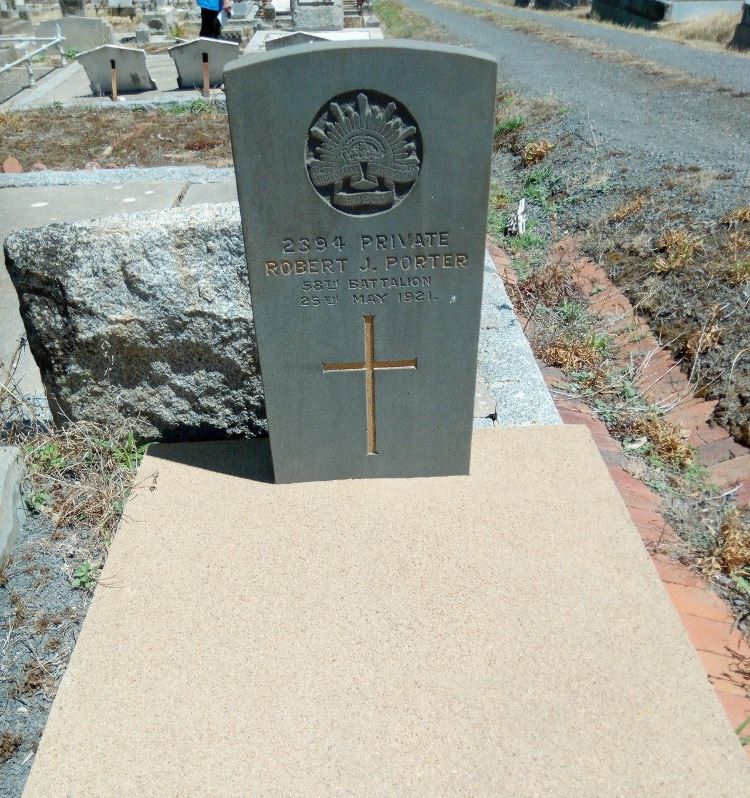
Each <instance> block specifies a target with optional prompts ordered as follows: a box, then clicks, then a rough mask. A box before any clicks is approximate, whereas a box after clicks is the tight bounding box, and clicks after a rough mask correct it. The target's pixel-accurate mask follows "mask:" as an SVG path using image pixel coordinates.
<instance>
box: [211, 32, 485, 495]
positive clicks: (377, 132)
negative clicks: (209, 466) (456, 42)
mask: <svg viewBox="0 0 750 798" xmlns="http://www.w3.org/2000/svg"><path fill="white" fill-rule="evenodd" d="M496 77H497V64H496V62H495V59H494V58H492V57H491V56H488V55H485V54H482V53H478V52H476V51H472V50H466V49H461V48H458V47H448V46H445V45H435V44H428V43H418V44H417V43H406V42H399V43H393V42H363V43H361V44H360V43H356V44H352V43H345V44H339V43H328V42H324V43H323V42H322V43H320V44H317V45H315V46H314V47H310V46H308V45H300V46H297V47H289V48H284V49H281V50H278V51H276V52H265V53H262V52H261V53H258V54H253V56H252V57H248V58H247V59H241V60H238V61H236V62H234V63H233V64H230V65H229V66H228V67H227V68H226V69H225V71H224V85H225V90H226V93H227V106H228V109H229V122H230V129H231V135H232V149H233V152H234V163H235V171H236V177H237V190H238V196H239V202H240V211H241V214H242V224H243V230H244V237H245V248H246V254H247V264H248V271H249V277H250V290H251V294H252V301H253V308H254V312H255V322H256V333H257V340H258V346H259V351H260V359H261V371H262V377H263V384H264V391H265V398H266V409H267V415H268V423H269V433H270V436H271V449H272V452H273V461H274V470H275V474H276V479H277V481H278V482H295V481H307V480H320V479H346V478H352V477H407V476H437V475H448V474H466V473H468V469H469V457H470V450H471V431H472V416H473V406H474V394H475V384H476V367H477V341H478V335H479V320H480V308H481V298H482V280H483V271H484V244H485V230H486V222H487V197H488V191H489V178H490V160H491V154H492V134H493V127H494V113H495V90H496ZM425 86H439V87H440V91H439V93H438V94H437V95H436V94H435V93H434V92H431V91H426V90H425ZM436 98H437V99H436Z"/></svg>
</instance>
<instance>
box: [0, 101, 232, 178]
mask: <svg viewBox="0 0 750 798" xmlns="http://www.w3.org/2000/svg"><path fill="white" fill-rule="evenodd" d="M29 131H34V134H33V135H29ZM11 155H12V156H14V157H15V158H17V159H18V160H19V161H20V162H21V165H22V166H23V168H24V169H26V170H30V169H31V168H32V167H33V166H34V164H37V163H41V164H44V166H46V167H47V168H48V169H82V168H83V167H84V166H85V165H86V164H87V163H89V162H95V163H97V164H98V165H99V166H101V167H104V168H106V167H125V166H131V165H132V166H140V167H147V166H177V165H182V164H200V165H203V166H212V167H222V166H224V167H226V166H231V165H232V153H231V147H230V142H229V126H228V123H227V117H226V115H225V114H223V113H221V112H219V111H218V110H217V109H216V107H215V106H213V105H211V104H210V103H207V102H204V101H196V102H192V103H187V104H185V105H184V106H177V107H174V108H172V109H170V110H164V109H162V110H158V111H145V110H142V109H124V108H119V109H112V110H109V109H107V110H101V109H99V110H93V109H70V108H67V109H65V108H54V107H53V108H45V109H34V110H30V111H19V112H15V113H7V114H0V161H2V160H4V159H5V158H7V157H8V156H11Z"/></svg>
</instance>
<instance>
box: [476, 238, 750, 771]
mask: <svg viewBox="0 0 750 798" xmlns="http://www.w3.org/2000/svg"><path fill="white" fill-rule="evenodd" d="M488 248H489V250H490V254H491V255H492V257H493V260H494V262H495V266H496V267H497V270H498V272H499V273H500V276H501V277H502V278H503V279H504V280H505V281H506V282H508V281H513V280H514V279H515V275H514V274H513V273H512V272H510V271H509V267H510V260H509V258H508V256H507V255H506V254H505V253H504V252H502V250H500V249H498V248H497V247H496V246H494V245H493V244H492V242H488ZM551 258H559V259H560V260H561V261H565V262H569V263H574V264H575V271H576V279H577V282H578V284H579V286H580V288H581V289H582V291H583V293H584V295H585V296H587V297H589V304H590V307H591V308H592V310H593V311H594V312H595V313H600V314H603V315H608V316H610V318H613V317H614V318H615V328H614V333H615V341H616V343H617V345H618V349H619V350H620V351H622V352H623V354H624V355H625V356H626V357H629V356H630V355H631V354H641V355H643V354H644V353H651V355H650V358H649V359H648V362H647V364H646V365H645V367H644V368H643V371H642V372H641V374H640V378H639V380H638V387H639V388H640V389H641V390H642V391H643V393H644V395H645V396H646V398H647V400H648V401H649V402H653V403H661V404H662V405H664V406H666V407H671V406H672V405H674V407H673V409H671V410H670V412H669V413H668V414H667V415H668V417H669V418H670V420H672V421H673V422H675V423H676V424H679V425H680V426H682V427H683V428H684V429H685V431H686V433H687V435H688V442H689V443H690V444H691V445H692V446H695V447H696V449H697V453H698V458H699V459H700V460H701V462H703V464H704V465H706V466H707V467H708V469H709V472H710V475H711V479H712V481H713V482H714V483H715V484H716V485H717V486H718V487H719V488H721V489H724V490H727V491H733V492H735V494H736V498H737V501H738V503H739V504H748V503H750V450H748V449H747V448H746V447H744V446H742V445H741V444H739V443H737V442H736V441H735V440H734V439H733V438H732V437H731V436H730V435H729V433H727V432H726V430H724V429H723V428H721V427H719V426H717V425H715V424H713V423H712V422H711V414H712V413H713V410H714V407H715V406H716V402H715V401H705V400H702V399H697V398H695V397H694V396H693V392H692V389H691V386H690V383H689V380H688V378H687V377H686V375H685V374H684V373H683V372H682V371H681V370H680V368H679V365H678V364H677V363H676V362H675V361H674V360H673V359H672V357H671V355H670V353H669V352H668V351H667V350H666V349H663V348H662V347H661V346H660V345H659V342H658V341H657V340H656V339H655V338H654V337H653V335H652V334H651V332H650V330H649V328H648V325H647V323H646V322H645V321H644V320H643V319H641V318H639V317H638V316H637V314H636V313H635V311H634V309H633V307H632V305H631V304H630V302H629V301H628V299H627V298H626V297H625V296H624V294H623V293H622V292H621V291H620V290H619V289H618V288H617V287H616V286H614V285H613V284H612V283H611V282H610V280H609V278H608V277H607V275H606V274H605V272H604V271H603V270H602V269H600V268H599V267H598V266H597V265H596V264H595V263H593V261H591V260H589V259H587V258H582V257H581V256H580V254H579V253H578V251H577V247H576V244H575V242H574V241H572V239H563V240H562V241H561V242H559V243H558V244H557V245H555V246H554V247H553V249H552V252H551ZM539 365H540V367H541V369H542V373H543V375H544V378H545V381H546V382H547V384H548V385H549V386H550V387H553V386H554V385H557V384H559V383H560V382H561V381H563V380H564V376H563V374H562V372H561V371H560V370H559V369H556V368H552V367H549V366H545V365H544V364H543V363H540V364H539ZM552 395H553V399H554V401H555V405H556V406H557V410H558V412H559V413H560V417H561V418H562V420H563V423H565V424H583V425H585V426H586V427H588V429H589V430H590V432H591V435H592V437H593V439H594V442H595V443H596V445H597V447H598V448H599V452H600V454H601V456H602V459H603V460H604V462H605V463H606V465H607V468H608V470H609V472H610V474H611V475H612V479H613V480H614V482H615V484H616V485H617V488H618V490H619V491H620V495H621V496H622V498H623V501H624V502H625V506H626V507H627V508H628V512H629V513H630V518H631V520H632V521H633V523H634V524H635V527H636V529H637V530H638V532H639V534H640V536H641V539H642V540H643V543H644V545H645V546H646V548H647V550H648V551H649V553H650V555H651V558H652V561H653V563H654V566H655V567H656V570H657V572H658V573H659V576H660V577H661V580H662V583H663V584H664V587H665V589H666V591H667V594H668V595H669V597H670V599H671V600H672V604H673V605H674V607H675V609H676V610H677V613H678V615H679V616H680V620H681V621H682V624H683V626H684V627H685V631H686V632H687V635H688V638H689V639H690V642H691V643H692V645H693V647H694V648H695V650H696V652H697V654H698V656H699V658H700V660H701V662H702V663H703V667H704V668H705V669H706V674H707V678H708V680H709V681H710V682H711V684H712V685H713V688H714V691H715V692H716V697H717V698H718V699H719V702H720V703H721V705H722V706H723V707H724V711H725V712H726V714H727V717H728V718H729V722H730V723H731V724H732V727H733V728H736V727H737V726H739V725H740V723H742V722H743V721H744V720H745V719H746V718H747V717H748V716H750V679H748V678H743V677H742V675H741V674H739V673H736V672H735V668H736V663H737V662H738V660H741V659H743V658H745V657H750V645H748V643H747V641H746V640H745V639H744V637H743V636H742V634H741V633H740V632H739V631H738V630H737V629H736V628H735V626H734V616H733V614H732V610H731V609H730V607H729V605H728V604H727V603H726V602H725V601H724V600H723V599H721V598H719V596H717V595H716V594H715V593H713V592H711V590H710V588H709V586H708V584H707V583H706V582H705V581H704V580H703V579H701V578H700V577H699V576H697V575H696V574H694V573H693V572H692V571H691V570H690V569H689V568H687V567H686V566H684V565H682V564H681V563H679V562H678V561H676V560H674V559H672V558H671V557H669V556H667V555H664V554H662V553H659V552H660V551H661V550H662V549H663V546H662V545H661V544H664V543H669V542H670V541H677V535H676V533H675V532H674V530H673V529H672V528H671V527H670V526H669V524H668V523H667V522H666V521H665V520H664V517H663V515H662V508H661V499H660V497H659V496H658V495H657V494H656V493H654V491H652V490H651V489H650V488H649V487H648V486H647V485H645V484H644V483H643V482H641V481H640V480H638V479H636V478H635V477H633V476H632V475H631V474H630V473H628V472H627V471H626V470H625V469H624V468H623V465H624V463H625V460H626V458H625V456H624V455H623V452H622V447H621V445H620V443H619V442H618V441H616V440H615V439H614V438H613V437H612V436H611V435H610V433H609V431H608V430H607V427H606V426H605V424H604V423H603V422H602V421H601V420H599V419H598V418H597V417H596V415H595V412H594V411H593V410H592V409H591V408H590V407H588V406H587V405H586V404H585V403H584V402H583V401H581V400H580V399H577V398H571V397H568V396H562V395H560V394H559V393H556V392H555V391H552ZM746 733H750V731H747V732H746ZM745 750H746V753H747V756H748V759H750V745H749V746H746V749H745Z"/></svg>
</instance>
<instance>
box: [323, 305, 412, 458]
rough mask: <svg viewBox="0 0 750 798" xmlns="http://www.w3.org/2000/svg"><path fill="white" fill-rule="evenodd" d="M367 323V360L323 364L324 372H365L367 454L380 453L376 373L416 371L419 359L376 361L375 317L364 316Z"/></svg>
mask: <svg viewBox="0 0 750 798" xmlns="http://www.w3.org/2000/svg"><path fill="white" fill-rule="evenodd" d="M362 319H363V320H364V323H365V359H364V361H359V362H354V363H323V371H324V372H330V371H364V373H365V408H366V410H367V454H377V453H378V439H377V425H376V421H377V414H376V412H375V372H376V371H384V370H389V369H415V368H416V367H417V359H416V358H413V359H412V360H376V359H375V316H363V317H362Z"/></svg>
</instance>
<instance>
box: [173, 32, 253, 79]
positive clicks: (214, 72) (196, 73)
mask: <svg viewBox="0 0 750 798" xmlns="http://www.w3.org/2000/svg"><path fill="white" fill-rule="evenodd" d="M239 50H240V47H239V45H238V44H235V43H234V42H225V41H220V40H217V39H195V40H193V41H191V42H185V43H184V44H177V45H175V46H174V47H170V48H169V54H170V56H172V59H173V60H174V63H175V66H176V67H177V85H178V86H179V87H180V88H181V89H191V88H194V87H201V86H202V85H203V64H204V63H207V64H208V79H209V83H210V85H211V86H221V84H222V83H223V82H224V77H223V75H224V67H225V66H226V65H227V64H228V63H229V62H230V61H233V60H234V59H235V58H237V56H238V55H239Z"/></svg>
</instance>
